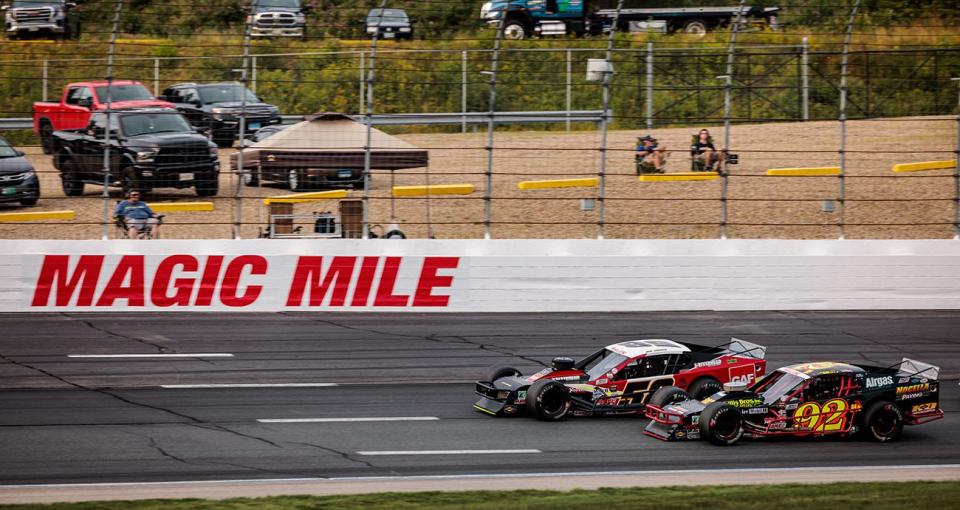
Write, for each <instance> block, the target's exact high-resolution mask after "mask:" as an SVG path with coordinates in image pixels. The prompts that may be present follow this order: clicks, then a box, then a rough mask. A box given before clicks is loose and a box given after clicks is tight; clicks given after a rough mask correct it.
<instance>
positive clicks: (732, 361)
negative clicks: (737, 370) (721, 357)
mask: <svg viewBox="0 0 960 510" xmlns="http://www.w3.org/2000/svg"><path fill="white" fill-rule="evenodd" d="M727 364H728V365H736V364H737V360H735V359H733V358H727Z"/></svg>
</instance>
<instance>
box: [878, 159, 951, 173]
mask: <svg viewBox="0 0 960 510" xmlns="http://www.w3.org/2000/svg"><path fill="white" fill-rule="evenodd" d="M955 168H957V160H955V159H951V160H949V161H924V162H922V163H900V164H899V165H893V171H894V172H925V171H927V170H953V169H955Z"/></svg>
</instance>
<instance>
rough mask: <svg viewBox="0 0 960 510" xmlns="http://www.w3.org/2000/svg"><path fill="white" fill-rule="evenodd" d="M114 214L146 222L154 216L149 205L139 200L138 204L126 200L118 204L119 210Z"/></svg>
mask: <svg viewBox="0 0 960 510" xmlns="http://www.w3.org/2000/svg"><path fill="white" fill-rule="evenodd" d="M113 214H114V215H116V216H123V217H125V218H127V219H131V220H145V219H147V218H150V217H152V216H153V210H152V209H150V206H149V205H147V204H145V203H144V202H141V201H139V200H137V202H136V203H134V202H131V201H129V200H124V201H123V202H120V203H119V204H117V208H116V209H114V212H113Z"/></svg>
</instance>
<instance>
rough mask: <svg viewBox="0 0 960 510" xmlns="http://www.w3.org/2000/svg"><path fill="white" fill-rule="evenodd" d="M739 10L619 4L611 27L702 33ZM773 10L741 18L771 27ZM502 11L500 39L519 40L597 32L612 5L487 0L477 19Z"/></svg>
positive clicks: (755, 10) (579, 0)
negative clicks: (614, 22)
mask: <svg viewBox="0 0 960 510" xmlns="http://www.w3.org/2000/svg"><path fill="white" fill-rule="evenodd" d="M739 9H740V8H739V7H738V6H732V7H658V8H643V9H621V10H620V16H619V18H617V19H618V21H617V27H616V29H617V30H618V31H630V32H640V31H649V30H654V31H660V32H684V33H688V34H692V35H697V36H703V35H705V34H706V33H707V32H708V31H709V30H714V29H717V28H721V27H725V26H730V25H731V24H732V23H733V22H734V20H735V19H736V18H737V12H738V11H739ZM779 10H780V8H779V7H750V6H745V7H744V12H743V21H742V22H741V23H743V24H744V25H755V24H760V25H766V26H769V27H770V28H773V29H775V28H776V26H777V15H776V14H777V12H779ZM504 16H505V17H506V19H505V20H504V27H503V36H504V38H506V39H514V40H519V39H526V38H529V37H532V36H534V35H540V36H546V35H560V36H562V35H574V36H582V35H587V34H591V35H596V34H600V33H603V32H604V31H609V30H610V29H611V27H612V26H613V20H614V18H616V9H596V8H593V7H592V6H591V5H590V2H589V1H588V0H493V1H491V2H486V3H485V4H483V7H481V9H480V17H481V19H483V21H485V22H486V23H488V24H490V25H497V24H499V22H500V19H501V18H502V17H504ZM744 28H746V27H744Z"/></svg>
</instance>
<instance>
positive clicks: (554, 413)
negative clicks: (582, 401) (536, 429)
mask: <svg viewBox="0 0 960 510" xmlns="http://www.w3.org/2000/svg"><path fill="white" fill-rule="evenodd" d="M571 404H572V402H571V401H570V393H569V392H568V391H567V387H566V386H564V385H563V383H559V382H557V381H554V380H552V379H541V380H539V381H537V382H535V383H533V385H532V386H530V389H529V390H527V402H526V406H527V412H529V413H530V414H531V415H532V416H536V417H537V419H538V420H543V421H556V420H560V419H562V418H563V417H564V416H566V415H567V412H568V411H570V406H571Z"/></svg>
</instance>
